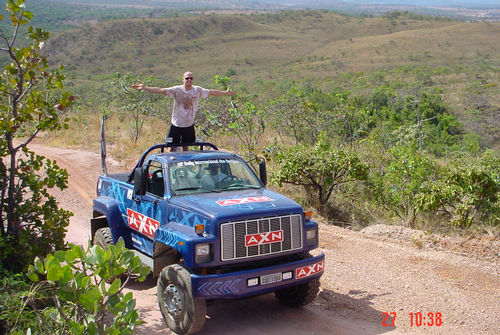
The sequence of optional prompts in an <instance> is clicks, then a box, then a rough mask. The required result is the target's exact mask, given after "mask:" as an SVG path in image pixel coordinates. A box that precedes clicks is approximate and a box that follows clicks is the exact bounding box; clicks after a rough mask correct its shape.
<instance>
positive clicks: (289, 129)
mask: <svg viewBox="0 0 500 335" xmlns="http://www.w3.org/2000/svg"><path fill="white" fill-rule="evenodd" d="M266 114H267V116H266V118H267V119H268V120H269V121H270V124H271V126H272V127H273V128H274V129H275V130H276V132H277V134H278V135H279V136H280V137H281V138H282V139H285V138H288V137H292V138H293V140H294V141H295V144H299V143H309V144H314V143H315V142H316V140H317V138H318V135H319V129H320V128H319V127H317V125H318V122H317V116H318V109H317V108H316V105H314V104H313V103H312V102H311V101H310V100H309V99H308V97H307V95H306V92H305V91H303V90H301V89H299V88H296V87H294V88H292V89H290V90H288V92H287V93H286V94H284V95H282V96H280V97H278V98H277V99H274V100H271V101H269V102H268V103H267V107H266Z"/></svg>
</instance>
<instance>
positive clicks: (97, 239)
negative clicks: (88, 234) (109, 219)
mask: <svg viewBox="0 0 500 335" xmlns="http://www.w3.org/2000/svg"><path fill="white" fill-rule="evenodd" d="M94 245H98V246H100V247H101V248H103V249H104V250H108V248H109V246H110V245H113V238H112V237H111V229H109V227H105V228H99V229H97V231H96V232H95V234H94Z"/></svg>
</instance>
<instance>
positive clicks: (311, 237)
mask: <svg viewBox="0 0 500 335" xmlns="http://www.w3.org/2000/svg"><path fill="white" fill-rule="evenodd" d="M306 240H307V245H308V246H313V245H316V244H317V241H318V234H317V231H316V228H312V229H308V230H307V231H306Z"/></svg>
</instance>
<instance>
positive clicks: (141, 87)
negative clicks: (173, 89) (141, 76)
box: [132, 84, 165, 94]
mask: <svg viewBox="0 0 500 335" xmlns="http://www.w3.org/2000/svg"><path fill="white" fill-rule="evenodd" d="M132 88H134V89H136V90H139V91H146V92H149V93H155V94H165V89H164V88H161V87H149V86H144V84H135V85H132Z"/></svg>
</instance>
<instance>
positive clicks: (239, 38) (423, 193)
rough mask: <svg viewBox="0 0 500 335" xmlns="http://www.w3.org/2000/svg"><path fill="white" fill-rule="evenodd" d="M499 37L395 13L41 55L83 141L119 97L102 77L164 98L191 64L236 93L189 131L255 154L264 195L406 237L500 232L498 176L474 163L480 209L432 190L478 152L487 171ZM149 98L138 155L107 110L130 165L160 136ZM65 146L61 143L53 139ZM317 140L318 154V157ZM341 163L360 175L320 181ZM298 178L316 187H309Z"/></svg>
mask: <svg viewBox="0 0 500 335" xmlns="http://www.w3.org/2000/svg"><path fill="white" fill-rule="evenodd" d="M499 28H500V26H499V25H498V23H478V22H476V23H465V22H457V21H452V20H442V19H436V18H432V17H425V16H421V15H414V14H411V13H407V12H395V13H388V14H387V15H385V16H384V17H379V18H366V17H365V18H354V17H349V16H345V15H340V14H337V13H333V12H328V11H311V10H306V11H288V12H280V13H277V14H252V15H202V16H199V17H196V18H195V17H186V18H182V19H177V18H171V19H159V20H143V19H142V20H119V21H113V22H105V23H103V24H101V25H98V26H88V27H85V28H82V29H80V30H77V31H76V30H75V31H72V32H67V33H61V34H59V35H58V36H57V38H56V39H54V41H53V43H52V44H51V45H50V49H51V50H52V52H53V54H54V56H55V57H56V58H57V59H58V60H60V61H63V62H65V63H67V64H70V65H69V70H68V75H69V76H70V77H71V83H72V85H73V87H74V88H75V90H76V91H77V93H78V92H81V94H79V95H81V97H82V98H83V99H85V104H81V105H80V106H78V107H79V108H80V109H79V111H78V112H75V113H74V114H73V117H74V119H73V121H71V122H75V124H76V122H79V123H82V122H84V123H85V125H86V126H85V127H86V132H87V134H88V133H89V130H91V129H98V128H97V127H96V126H91V125H95V124H97V121H96V117H95V114H96V113H95V111H100V110H102V106H101V105H102V101H108V102H109V101H110V100H109V99H105V98H101V97H102V96H103V95H104V96H106V97H110V96H113V93H112V92H116V91H115V90H113V89H112V88H109V87H112V83H113V82H114V79H113V78H115V77H114V73H115V72H114V71H120V72H121V73H126V75H124V77H122V78H125V77H127V78H133V80H143V81H146V80H147V81H148V82H151V83H152V85H154V86H171V85H174V84H178V83H179V82H180V73H181V72H182V71H184V70H185V69H187V68H189V69H191V70H194V71H195V74H196V83H197V84H199V85H201V86H204V87H211V86H212V85H214V84H213V78H214V75H215V84H216V85H221V86H222V87H227V86H231V89H232V90H234V91H236V92H237V94H236V95H235V96H234V97H232V98H231V100H229V99H207V100H203V101H202V102H201V103H200V109H201V112H200V113H199V118H198V120H197V126H198V132H197V134H198V135H202V136H205V137H208V138H209V139H210V140H212V141H215V142H217V144H218V145H219V146H221V147H226V148H230V149H232V150H239V151H240V152H241V151H242V152H245V153H248V154H249V155H250V156H255V155H261V154H262V153H264V154H265V155H266V156H267V157H268V159H270V163H271V164H270V168H271V169H272V170H273V171H272V172H273V175H274V178H273V179H272V180H273V181H274V182H275V183H276V184H275V187H276V186H277V187H282V186H283V184H284V183H291V184H296V185H302V186H301V187H302V189H303V191H304V192H305V194H306V195H305V196H303V197H302V196H301V195H300V192H297V191H298V189H296V188H293V189H292V190H291V192H292V193H293V194H296V195H298V198H300V199H304V201H303V202H304V204H305V205H310V206H313V207H316V208H317V209H318V210H320V211H321V212H323V213H324V214H325V215H326V214H327V213H328V218H329V219H330V220H332V221H335V220H336V218H335V215H338V213H344V214H345V213H346V212H351V213H356V214H353V215H355V216H356V218H355V217H353V215H347V218H343V219H342V220H343V221H346V220H347V221H351V222H353V223H354V222H358V223H359V222H360V221H363V223H362V225H366V224H369V223H370V222H375V221H379V219H380V218H378V217H377V215H379V216H382V217H383V219H384V220H385V219H388V218H389V219H391V218H392V219H393V220H394V222H397V223H403V224H407V225H410V226H412V227H417V228H418V227H427V226H428V225H427V224H426V223H425V221H426V220H429V219H430V220H434V219H435V220H437V221H439V224H437V225H433V226H434V227H438V228H437V229H442V230H446V229H463V228H465V227H482V226H484V225H485V224H487V225H493V226H498V224H499V222H498V214H495V213H498V212H497V209H498V200H497V198H498V194H497V193H498V192H497V191H496V188H495V187H497V186H498V179H494V176H493V175H492V174H493V172H492V170H491V169H490V170H488V171H486V170H485V169H484V168H481V167H478V169H479V170H480V171H485V172H484V173H485V175H482V176H483V177H484V178H485V179H483V182H484V183H486V184H488V183H487V182H486V181H487V180H489V179H491V180H492V181H493V184H494V185H496V186H495V187H493V186H492V185H490V184H488V185H490V186H488V187H487V190H486V189H485V190H484V193H485V194H483V195H481V196H479V195H476V196H474V197H476V198H478V199H480V200H477V202H479V203H481V205H478V203H477V202H474V204H472V203H470V201H471V200H466V198H467V199H468V198H470V197H472V195H470V194H469V195H467V193H466V192H465V190H464V189H462V190H461V191H459V189H461V188H460V187H458V186H454V188H453V191H451V190H449V191H448V193H447V194H448V195H445V194H444V193H442V194H438V193H437V190H444V188H443V187H440V186H437V185H439V183H440V181H441V182H442V183H446V182H447V181H446V180H447V178H451V176H452V175H454V174H453V172H452V171H455V172H454V173H460V172H459V171H456V169H455V170H454V169H453V168H452V167H453V166H454V165H455V164H461V165H462V166H468V165H466V163H464V162H478V161H480V157H482V155H483V153H484V151H485V149H488V148H490V149H493V151H492V153H491V154H490V155H491V156H492V157H495V158H493V159H492V161H495V160H496V159H498V156H497V151H496V150H497V149H498V148H499V147H500V136H499V134H500V124H499V121H498V120H497V118H496V117H495V115H496V114H497V113H496V111H497V110H498V106H499V105H500V100H499V97H498V94H496V93H495V92H496V90H498V85H499V84H500V77H499V71H498V65H499V64H500V57H498V55H499V54H500V53H499V52H498V51H500V43H499V42H498V41H497V39H494V38H492V36H494V35H495V34H497V33H498V29H499ZM154 31H157V32H159V31H161V33H159V34H155V33H154ZM457 34H460V38H455V36H457ZM221 36H222V37H221ZM125 40H126V48H124V45H125V44H124V41H125ZM464 50H466V51H464ZM200 55H208V56H207V57H200ZM125 69H126V70H125ZM165 78H168V79H167V80H165ZM130 80H132V79H130ZM124 87H126V85H125V86H124ZM83 92H84V93H83ZM110 94H111V95H110ZM127 98H130V99H133V97H132V96H131V95H130V96H128V97H127ZM148 99H149V101H148V103H150V107H148V110H149V112H147V113H140V114H137V115H136V116H139V115H140V117H141V119H140V120H141V122H140V123H137V122H136V125H140V127H136V129H141V130H142V134H144V137H141V138H140V139H137V141H136V143H135V144H131V143H130V142H129V141H130V139H129V138H127V136H124V132H123V130H124V129H125V128H124V126H125V125H126V124H127V122H128V121H126V120H136V121H138V118H137V117H134V116H132V114H130V115H129V117H127V116H126V115H127V114H124V113H123V107H124V106H125V107H126V106H130V104H129V103H125V104H123V101H128V100H123V97H121V98H119V99H114V100H113V101H112V102H113V103H111V104H109V103H108V104H107V105H106V115H107V116H108V138H109V139H111V141H113V142H114V143H115V144H116V146H114V147H113V151H114V152H112V154H113V155H114V156H115V157H117V158H119V159H127V158H128V157H130V156H133V152H134V150H136V152H137V153H138V152H142V150H143V149H144V147H145V146H147V145H148V144H150V143H153V142H158V141H162V140H163V138H164V135H163V134H165V132H166V129H167V128H168V124H169V121H170V109H171V108H170V102H167V103H165V102H164V101H165V99H156V97H149V98H148ZM129 102H130V101H129ZM130 116H132V117H130ZM94 132H95V133H97V131H94ZM90 133H92V131H90ZM321 134H324V135H321ZM71 135H72V136H71V139H70V140H69V142H70V143H73V144H76V145H82V146H90V147H93V148H96V147H97V144H96V143H98V142H97V138H96V137H94V140H93V139H92V136H90V137H89V136H86V137H85V138H84V137H81V138H80V137H79V135H78V134H75V132H72V134H71ZM65 136H68V135H67V134H66V133H65V131H60V132H59V135H58V136H54V137H51V139H52V140H53V141H55V142H58V141H64V138H65ZM321 136H326V137H323V140H321V138H322V137H321ZM325 138H326V139H327V140H325ZM319 141H323V142H321V143H323V144H324V145H326V146H328V147H329V148H330V149H328V150H330V151H328V150H327V151H321V150H320V151H318V152H316V153H315V150H319V149H318V148H321V145H318V143H320V142H319ZM66 142H68V141H66ZM125 148H126V150H125ZM322 155H323V156H324V157H323V156H322ZM328 155H330V156H328ZM301 157H302V158H301ZM325 157H330V160H329V161H328V160H325V159H324V158H325ZM346 157H351V158H353V159H354V158H355V159H356V160H357V161H358V163H359V164H360V166H365V168H364V169H363V171H365V172H363V176H361V175H360V174H358V173H357V172H355V171H356V170H355V169H354V167H353V166H357V165H356V164H358V163H356V164H355V165H353V166H350V165H348V164H347V165H348V166H349V169H351V168H353V169H354V170H352V171H351V170H349V169H348V170H347V171H346V175H349V173H353V174H354V175H357V176H358V177H359V178H353V175H350V177H349V178H350V179H349V180H350V181H351V182H348V183H340V184H336V182H338V180H335V181H332V178H333V177H332V176H330V177H325V176H322V172H324V170H321V169H322V168H324V166H329V167H330V168H332V169H334V167H335V166H336V168H338V167H340V166H344V165H343V164H344V163H345V161H344V159H347V158H346ZM314 159H318V162H319V161H321V159H323V163H321V164H319V163H317V162H316V161H314ZM459 160H460V161H461V162H462V163H457V162H458V161H459ZM299 161H300V163H299ZM343 162H344V163H343ZM350 162H351V163H352V161H350ZM495 162H496V161H495ZM318 164H319V165H318ZM322 164H323V165H322ZM336 164H337V165H336ZM294 166H295V169H296V170H295V172H293V170H292V167H294ZM332 166H334V167H332ZM298 167H302V169H303V170H304V171H305V170H308V171H309V172H311V171H312V172H311V173H313V175H315V176H317V177H318V176H322V177H321V178H319V177H318V178H316V177H314V178H313V179H314V182H311V181H309V182H306V181H305V177H304V175H301V173H304V171H300V169H299V168H298ZM493 170H494V169H493ZM445 171H448V172H445ZM292 172H293V173H295V174H293V173H292ZM329 172H332V171H329ZM481 173H482V172H481ZM285 176H286V177H285ZM455 177H456V178H458V177H457V176H455ZM483 177H481V178H483ZM488 178H489V179H488ZM351 179H352V180H351ZM314 183H316V184H317V185H316V186H314V187H311V185H313V184H314ZM467 183H472V180H471V179H469V181H468V182H467ZM279 185H282V186H279ZM450 187H451V185H450ZM299 190H300V189H299ZM313 190H314V191H313ZM490 191H491V194H490V193H488V192H490ZM301 192H302V191H301ZM486 193H488V194H490V195H486ZM451 194H453V196H451ZM312 195H314V196H312ZM332 195H335V196H334V197H332ZM437 198H440V201H436V199H437ZM445 198H446V199H445ZM465 202H466V203H467V205H465V204H464V203H465ZM464 206H465V207H467V209H461V210H458V208H464ZM336 213H337V214H336ZM460 213H463V214H460ZM432 218H434V219H432ZM337 219H338V218H337ZM464 220H465V221H464Z"/></svg>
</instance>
